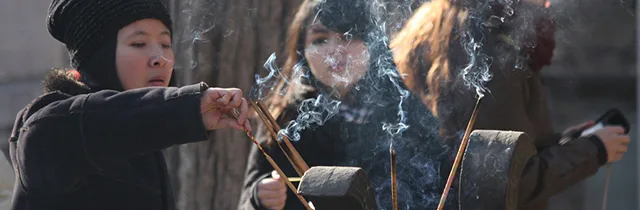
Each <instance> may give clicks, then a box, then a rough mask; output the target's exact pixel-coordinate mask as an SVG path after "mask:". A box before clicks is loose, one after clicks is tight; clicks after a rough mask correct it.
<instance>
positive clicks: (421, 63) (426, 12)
mask: <svg viewBox="0 0 640 210" xmlns="http://www.w3.org/2000/svg"><path fill="white" fill-rule="evenodd" d="M467 15H468V11H467V10H466V9H464V8H461V7H458V6H456V5H454V4H453V3H452V2H451V0H434V1H431V2H428V3H425V4H423V5H422V6H420V7H419V8H418V9H417V10H416V11H415V13H414V14H413V16H412V17H411V18H410V19H409V20H408V21H407V23H406V25H405V27H404V28H403V29H402V30H401V31H400V32H399V33H398V34H397V35H396V36H395V37H394V39H393V40H392V41H391V44H390V47H391V48H392V50H393V53H394V60H395V63H396V65H397V68H398V72H400V74H403V75H404V78H403V79H404V82H405V85H406V86H407V88H408V89H409V90H411V91H412V92H414V93H417V94H420V95H421V96H422V98H423V102H424V103H425V104H426V105H427V106H428V107H429V109H430V110H431V111H432V112H433V114H434V115H435V116H438V103H437V102H438V97H439V96H440V93H441V91H442V89H443V88H444V87H447V86H449V85H447V84H449V83H451V82H453V81H452V79H453V78H452V77H454V74H455V73H456V72H452V69H454V68H452V65H453V64H452V63H451V57H452V54H453V53H451V52H450V51H451V49H452V46H450V45H451V44H452V43H453V40H455V38H456V37H455V36H458V34H455V33H454V29H456V28H462V27H463V26H464V24H465V20H466V17H467ZM426 68H428V71H425V70H427V69H426ZM426 90H428V93H427V91H426Z"/></svg>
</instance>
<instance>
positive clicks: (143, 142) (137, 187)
mask: <svg viewBox="0 0 640 210" xmlns="http://www.w3.org/2000/svg"><path fill="white" fill-rule="evenodd" d="M45 85H46V87H45V90H46V92H47V93H46V94H45V95H42V96H40V97H38V98H36V99H35V100H33V101H32V102H31V103H30V104H29V105H27V106H26V107H25V108H24V109H23V110H22V111H20V113H18V115H17V117H16V121H15V125H14V129H13V131H12V134H11V138H10V145H11V161H12V164H13V166H14V170H15V172H16V182H15V189H14V197H13V203H12V207H11V209H14V210H28V209H32V210H36V209H37V210H41V209H65V210H74V209H77V210H91V209H122V210H125V209H131V210H133V209H136V210H139V209H154V210H156V209H158V210H171V209H174V208H175V205H174V200H173V199H174V198H173V195H172V191H171V188H170V185H169V179H168V172H167V168H166V164H165V160H164V158H163V155H162V153H161V152H160V151H161V150H162V149H164V148H167V147H169V146H172V145H175V144H183V143H189V142H195V141H202V140H206V139H207V132H206V129H205V127H204V125H203V122H202V117H201V114H200V97H201V92H202V91H203V90H205V89H206V88H207V85H206V84H204V83H200V84H196V85H190V86H185V87H182V88H175V87H170V88H142V89H136V90H129V91H124V92H117V91H109V90H103V91H99V92H93V93H90V92H91V91H89V89H88V88H87V87H86V86H85V85H83V84H82V83H80V82H78V81H76V80H74V79H73V78H71V77H69V76H66V75H65V74H64V73H61V72H54V73H53V74H52V75H51V76H49V77H48V78H47V81H45Z"/></svg>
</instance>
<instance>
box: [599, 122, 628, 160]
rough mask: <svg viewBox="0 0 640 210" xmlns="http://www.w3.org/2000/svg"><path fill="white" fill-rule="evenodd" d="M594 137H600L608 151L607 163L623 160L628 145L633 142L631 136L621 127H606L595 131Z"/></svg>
mask: <svg viewBox="0 0 640 210" xmlns="http://www.w3.org/2000/svg"><path fill="white" fill-rule="evenodd" d="M594 135H596V136H598V137H600V140H602V143H603V144H604V147H605V148H606V149H607V163H613V162H616V161H619V160H621V159H622V156H623V155H624V153H626V152H627V149H628V148H627V145H629V142H631V139H630V138H629V135H626V134H624V128H622V127H621V126H605V127H603V128H601V129H599V130H597V131H595V132H594Z"/></svg>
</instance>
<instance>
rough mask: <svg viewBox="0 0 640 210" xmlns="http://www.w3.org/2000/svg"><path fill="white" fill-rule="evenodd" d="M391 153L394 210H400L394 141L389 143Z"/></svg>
mask: <svg viewBox="0 0 640 210" xmlns="http://www.w3.org/2000/svg"><path fill="white" fill-rule="evenodd" d="M389 154H390V158H391V201H392V204H393V210H398V185H397V183H398V182H397V180H396V150H395V149H394V148H393V142H392V143H391V144H390V145H389Z"/></svg>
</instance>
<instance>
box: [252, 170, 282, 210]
mask: <svg viewBox="0 0 640 210" xmlns="http://www.w3.org/2000/svg"><path fill="white" fill-rule="evenodd" d="M257 188H258V189H257V190H258V201H260V204H261V205H262V206H263V207H265V208H267V209H276V210H279V209H284V204H285V202H286V201H287V187H286V186H285V183H284V180H282V177H280V175H279V174H278V173H277V172H276V171H273V172H271V178H265V179H263V180H261V181H260V183H258V186H257Z"/></svg>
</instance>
